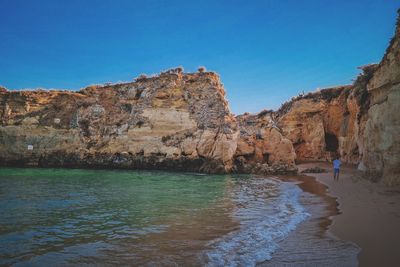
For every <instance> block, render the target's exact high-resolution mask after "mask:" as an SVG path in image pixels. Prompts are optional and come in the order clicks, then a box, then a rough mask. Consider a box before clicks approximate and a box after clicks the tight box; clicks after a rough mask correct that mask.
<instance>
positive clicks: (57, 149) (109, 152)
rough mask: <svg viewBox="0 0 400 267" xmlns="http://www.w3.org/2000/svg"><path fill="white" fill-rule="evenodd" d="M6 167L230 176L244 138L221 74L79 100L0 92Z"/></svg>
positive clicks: (180, 77) (128, 86) (168, 76)
mask: <svg viewBox="0 0 400 267" xmlns="http://www.w3.org/2000/svg"><path fill="white" fill-rule="evenodd" d="M0 103H1V106H0V116H1V127H0V162H1V164H2V165H14V164H15V165H34V166H67V167H74V166H87V167H122V168H157V169H171V170H191V171H203V172H228V171H231V169H232V166H233V155H234V153H235V151H236V146H237V137H238V130H237V125H236V121H235V119H234V117H233V116H232V115H231V114H230V112H229V109H228V105H227V102H226V100H225V92H224V89H223V87H222V85H221V83H220V80H219V77H218V75H217V74H215V73H212V72H203V73H192V74H187V73H183V72H182V70H181V69H174V70H170V71H167V72H165V73H162V74H160V75H159V76H156V77H150V78H146V77H140V78H138V79H137V80H136V81H135V82H132V83H125V84H117V85H109V86H91V87H88V88H85V89H83V90H81V91H79V92H68V91H40V90H36V91H20V92H16V91H7V90H5V89H2V90H1V91H0Z"/></svg>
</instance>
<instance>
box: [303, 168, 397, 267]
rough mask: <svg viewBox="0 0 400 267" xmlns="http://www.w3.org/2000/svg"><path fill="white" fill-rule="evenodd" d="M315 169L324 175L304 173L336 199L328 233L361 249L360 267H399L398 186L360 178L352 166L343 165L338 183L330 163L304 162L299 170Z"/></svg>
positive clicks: (359, 174) (359, 256)
mask: <svg viewBox="0 0 400 267" xmlns="http://www.w3.org/2000/svg"><path fill="white" fill-rule="evenodd" d="M315 166H319V167H321V168H324V169H326V170H327V171H328V172H327V173H318V174H308V175H310V176H313V177H315V178H316V179H317V181H319V182H321V183H323V184H325V185H326V186H327V187H328V188H327V193H328V194H329V195H330V196H333V197H336V198H337V202H338V204H339V206H338V208H339V211H340V214H339V215H335V216H332V217H331V219H332V224H331V225H330V226H329V231H330V232H332V233H333V234H334V235H335V236H337V237H339V238H340V239H342V240H346V241H350V242H354V243H355V244H357V245H358V246H359V247H360V248H361V252H360V253H359V255H358V261H359V265H360V266H400V187H387V186H384V185H382V184H380V183H372V182H370V181H368V180H366V179H363V178H361V173H360V172H358V171H357V170H356V169H355V168H354V167H349V166H344V167H343V168H342V170H341V173H340V178H339V181H334V180H333V177H332V176H333V174H332V170H331V166H330V164H327V163H305V164H301V165H299V166H298V167H299V171H302V170H304V169H306V168H310V167H315Z"/></svg>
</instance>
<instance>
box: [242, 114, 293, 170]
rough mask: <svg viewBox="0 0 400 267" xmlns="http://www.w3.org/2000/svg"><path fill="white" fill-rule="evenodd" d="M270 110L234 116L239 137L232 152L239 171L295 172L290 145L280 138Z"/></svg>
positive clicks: (283, 138)
mask: <svg viewBox="0 0 400 267" xmlns="http://www.w3.org/2000/svg"><path fill="white" fill-rule="evenodd" d="M273 116H274V113H273V112H272V111H262V112H260V113H258V114H254V115H253V114H248V113H246V114H243V115H240V116H237V117H236V119H237V121H238V124H239V130H240V135H239V139H238V145H237V150H236V153H235V168H236V170H237V171H239V172H250V173H251V172H253V173H287V172H296V171H297V169H296V168H295V158H296V153H295V151H294V148H293V145H292V142H291V141H290V140H289V139H288V138H286V137H284V136H283V135H282V131H281V129H279V128H278V127H277V125H276V122H275V121H274V118H273Z"/></svg>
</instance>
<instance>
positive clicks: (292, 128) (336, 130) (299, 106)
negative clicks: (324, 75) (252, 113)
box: [277, 86, 359, 163]
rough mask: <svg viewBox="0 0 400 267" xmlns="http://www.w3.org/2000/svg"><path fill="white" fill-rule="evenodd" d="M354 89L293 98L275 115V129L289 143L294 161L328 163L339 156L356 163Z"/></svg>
mask: <svg viewBox="0 0 400 267" xmlns="http://www.w3.org/2000/svg"><path fill="white" fill-rule="evenodd" d="M352 89H353V86H340V87H335V88H329V89H323V90H321V91H319V92H315V93H310V94H307V95H304V96H299V97H297V98H294V99H293V100H292V101H290V102H288V103H285V104H284V105H283V106H282V107H281V108H280V110H279V111H278V112H277V121H278V126H279V127H280V128H281V129H282V132H283V135H284V136H285V137H287V138H288V139H290V140H291V141H292V143H293V146H294V148H295V151H296V155H297V161H299V162H301V161H313V160H329V159H331V158H332V157H333V156H334V154H335V153H340V154H341V155H342V158H343V159H344V160H345V161H347V162H352V163H356V162H358V159H359V155H358V153H359V152H358V148H357V145H356V140H355V137H354V132H355V120H356V116H357V112H358V106H357V104H355V103H354V101H355V100H354V101H353V100H352V98H351V97H349V95H350V94H351V91H352Z"/></svg>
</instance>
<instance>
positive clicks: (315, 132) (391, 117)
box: [276, 21, 400, 185]
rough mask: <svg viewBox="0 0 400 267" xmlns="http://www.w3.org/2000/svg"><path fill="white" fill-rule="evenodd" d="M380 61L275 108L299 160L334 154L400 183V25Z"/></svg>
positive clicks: (385, 180)
mask: <svg viewBox="0 0 400 267" xmlns="http://www.w3.org/2000/svg"><path fill="white" fill-rule="evenodd" d="M399 24H400V23H399V21H398V23H397V28H396V32H395V36H394V37H393V39H392V41H391V43H390V45H389V47H388V49H387V51H386V54H385V55H384V57H383V59H382V61H381V62H380V63H379V64H370V65H366V66H362V67H360V69H361V70H362V71H363V73H362V74H360V75H359V76H358V77H357V79H356V81H355V82H354V84H352V85H348V86H339V87H335V88H328V89H323V90H320V91H318V92H315V93H309V94H307V95H301V96H298V97H295V98H293V99H292V100H291V101H289V102H287V103H285V104H284V105H282V107H281V108H280V109H279V110H278V111H277V112H276V118H277V124H278V126H279V128H281V129H282V133H283V135H284V136H285V137H287V138H288V139H290V140H291V142H292V143H293V145H294V148H295V151H296V155H297V161H310V160H311V161H312V160H330V159H331V158H332V157H333V156H334V155H335V154H339V156H340V158H341V159H342V160H343V161H344V162H347V163H351V164H357V165H358V167H359V169H360V170H363V171H366V172H367V173H371V174H372V175H371V177H375V178H376V177H381V178H382V179H383V182H384V183H386V184H389V185H394V184H400V25H399Z"/></svg>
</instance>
